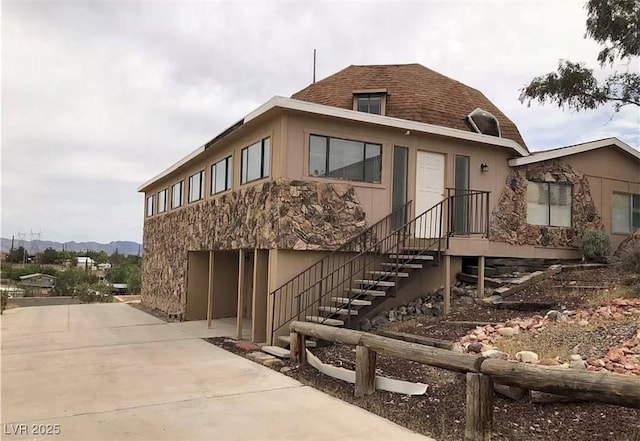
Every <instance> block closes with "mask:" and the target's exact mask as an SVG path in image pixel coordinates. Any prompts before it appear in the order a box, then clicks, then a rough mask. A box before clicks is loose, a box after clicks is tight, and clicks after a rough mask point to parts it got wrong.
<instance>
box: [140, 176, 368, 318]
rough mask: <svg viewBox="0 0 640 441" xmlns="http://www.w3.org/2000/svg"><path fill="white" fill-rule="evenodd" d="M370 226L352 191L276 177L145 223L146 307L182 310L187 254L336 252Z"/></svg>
mask: <svg viewBox="0 0 640 441" xmlns="http://www.w3.org/2000/svg"><path fill="white" fill-rule="evenodd" d="M365 227H366V219H365V213H364V211H363V210H362V207H361V205H360V202H359V201H358V199H357V197H356V195H355V191H354V189H353V187H352V186H351V185H347V184H329V183H322V182H320V183H318V182H307V181H291V180H287V179H278V180H276V181H270V182H264V183H260V184H256V185H253V186H250V187H246V188H242V189H240V190H239V191H234V192H231V193H228V194H225V195H222V196H221V197H217V198H214V199H210V200H205V201H203V202H201V203H198V204H195V205H192V206H186V207H183V208H182V209H179V210H177V211H172V212H169V213H167V214H164V215H160V216H154V217H151V218H148V219H146V220H145V223H144V232H143V244H144V257H143V262H142V301H143V302H144V303H145V304H147V305H149V306H151V307H153V308H156V309H159V310H161V311H164V312H167V313H172V314H180V313H183V312H184V309H185V304H184V301H185V300H184V299H185V292H186V274H187V253H188V251H203V250H238V249H253V248H259V249H276V248H277V249H295V250H333V249H335V248H337V247H339V246H340V245H341V244H342V243H344V242H345V241H346V240H347V239H349V238H350V237H352V236H354V235H355V234H357V233H358V232H359V231H361V230H362V229H364V228H365Z"/></svg>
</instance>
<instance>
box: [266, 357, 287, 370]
mask: <svg viewBox="0 0 640 441" xmlns="http://www.w3.org/2000/svg"><path fill="white" fill-rule="evenodd" d="M262 364H263V365H264V366H266V367H268V368H272V369H280V368H281V367H282V366H284V363H283V362H282V360H279V359H277V358H269V359H266V360H264V361H263V362H262Z"/></svg>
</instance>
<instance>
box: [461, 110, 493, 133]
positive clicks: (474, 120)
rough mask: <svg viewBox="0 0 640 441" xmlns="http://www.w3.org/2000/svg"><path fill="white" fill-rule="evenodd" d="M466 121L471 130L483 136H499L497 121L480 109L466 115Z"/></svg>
mask: <svg viewBox="0 0 640 441" xmlns="http://www.w3.org/2000/svg"><path fill="white" fill-rule="evenodd" d="M467 121H469V124H470V125H471V127H472V128H473V130H475V131H476V132H478V133H482V134H483V135H491V136H501V133H500V123H499V122H498V119H497V118H496V117H495V116H493V115H492V114H491V113H489V112H487V111H486V110H482V109H480V108H478V109H476V110H474V111H473V112H471V113H470V114H469V115H467Z"/></svg>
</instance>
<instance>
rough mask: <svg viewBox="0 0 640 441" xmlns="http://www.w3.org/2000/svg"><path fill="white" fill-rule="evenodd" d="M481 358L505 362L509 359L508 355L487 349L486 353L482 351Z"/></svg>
mask: <svg viewBox="0 0 640 441" xmlns="http://www.w3.org/2000/svg"><path fill="white" fill-rule="evenodd" d="M482 356H483V357H486V358H494V359H498V360H506V359H508V358H509V354H507V353H506V352H502V351H499V350H497V349H489V350H487V351H484V352H483V353H482Z"/></svg>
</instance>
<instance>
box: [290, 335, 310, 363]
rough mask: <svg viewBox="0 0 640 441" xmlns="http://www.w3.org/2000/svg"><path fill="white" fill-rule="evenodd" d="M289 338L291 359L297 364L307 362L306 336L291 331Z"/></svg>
mask: <svg viewBox="0 0 640 441" xmlns="http://www.w3.org/2000/svg"><path fill="white" fill-rule="evenodd" d="M289 338H290V341H289V351H290V353H291V361H293V362H294V363H298V364H299V365H305V364H307V341H306V338H307V337H306V336H305V335H304V334H301V333H299V332H291V334H289Z"/></svg>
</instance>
